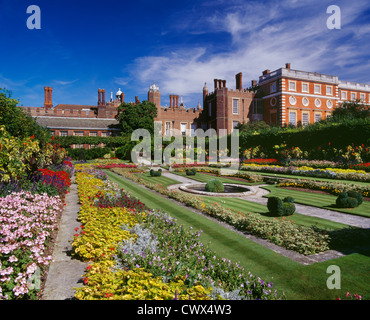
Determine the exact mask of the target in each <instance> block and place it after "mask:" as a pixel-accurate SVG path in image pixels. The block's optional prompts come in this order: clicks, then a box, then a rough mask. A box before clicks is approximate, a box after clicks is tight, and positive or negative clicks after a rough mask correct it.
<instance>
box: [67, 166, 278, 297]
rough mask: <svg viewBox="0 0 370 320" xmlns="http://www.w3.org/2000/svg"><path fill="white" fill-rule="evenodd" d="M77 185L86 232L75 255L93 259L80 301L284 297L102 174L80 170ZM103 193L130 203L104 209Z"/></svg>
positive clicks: (79, 236) (76, 242) (77, 240)
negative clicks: (150, 208)
mask: <svg viewBox="0 0 370 320" xmlns="http://www.w3.org/2000/svg"><path fill="white" fill-rule="evenodd" d="M95 172H96V171H95ZM76 181H77V184H78V192H79V198H80V202H81V205H82V206H81V211H80V216H79V218H80V220H81V223H82V226H81V227H80V228H79V230H80V233H77V234H76V235H75V239H74V242H73V245H72V246H73V252H74V255H75V256H78V257H79V258H81V259H83V260H84V261H90V264H89V266H88V267H87V272H86V274H85V276H84V278H83V280H84V286H83V287H81V288H77V291H76V295H75V296H76V298H78V299H81V300H83V299H115V300H116V299H117V300H118V299H123V300H132V299H139V300H150V299H160V300H174V299H179V300H184V299H192V300H210V299H277V298H278V297H277V293H276V292H275V291H273V289H272V287H273V284H272V283H266V282H264V281H263V280H262V279H260V278H259V277H256V276H254V275H252V274H250V273H248V272H247V271H245V270H244V269H243V268H242V267H241V266H239V265H238V264H235V263H232V262H231V261H229V260H226V259H220V258H218V257H216V254H215V253H214V252H212V251H211V250H209V249H208V248H207V247H206V246H204V245H203V244H202V243H201V242H200V241H199V236H200V233H199V232H197V233H195V232H193V231H191V230H187V229H185V228H184V227H183V226H182V225H179V224H177V223H176V220H174V219H172V218H170V217H169V216H167V214H166V213H164V212H160V211H153V210H149V209H148V208H146V207H145V206H144V205H143V204H142V203H141V202H140V201H138V200H137V199H135V198H132V197H130V196H129V195H127V194H125V195H124V191H123V190H120V191H119V192H117V187H116V186H114V185H113V184H107V181H103V180H100V179H98V178H96V176H95V175H92V174H89V173H85V172H78V173H77V176H76ZM102 195H104V197H105V198H106V197H110V198H111V200H112V199H113V198H114V197H117V198H118V199H120V198H122V196H123V197H124V198H125V199H126V200H127V201H126V202H125V203H124V204H123V206H122V202H121V201H120V200H117V201H114V200H112V201H111V202H110V204H119V206H110V205H104V206H101V205H99V204H101V203H102V202H101V198H102ZM108 195H109V196H108ZM97 196H99V198H98V199H97ZM103 202H104V201H103ZM133 203H135V205H132V204H133ZM76 232H77V231H76Z"/></svg>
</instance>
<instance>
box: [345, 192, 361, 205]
mask: <svg viewBox="0 0 370 320" xmlns="http://www.w3.org/2000/svg"><path fill="white" fill-rule="evenodd" d="M347 193H348V197H350V198H355V199H356V200H357V202H358V205H360V204H361V203H362V202H363V201H364V197H363V196H362V194H361V193H359V192H355V191H348V192H347Z"/></svg>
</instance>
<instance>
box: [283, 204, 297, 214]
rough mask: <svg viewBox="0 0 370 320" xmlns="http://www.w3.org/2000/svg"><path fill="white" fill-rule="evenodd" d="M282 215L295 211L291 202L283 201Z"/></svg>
mask: <svg viewBox="0 0 370 320" xmlns="http://www.w3.org/2000/svg"><path fill="white" fill-rule="evenodd" d="M283 211H284V216H291V215H292V214H293V213H294V212H295V204H294V203H293V202H283Z"/></svg>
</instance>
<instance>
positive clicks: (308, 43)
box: [132, 0, 370, 105]
mask: <svg viewBox="0 0 370 320" xmlns="http://www.w3.org/2000/svg"><path fill="white" fill-rule="evenodd" d="M221 3H223V1H222V0H220V1H219V4H220V5H221ZM329 4H330V3H329V2H328V5H329ZM328 5H326V4H325V3H322V1H318V0H314V1H309V2H308V3H307V2H306V1H305V2H304V1H294V0H285V1H279V2H278V1H272V2H263V3H262V2H250V1H249V2H245V1H237V0H236V1H233V2H232V5H230V6H229V7H227V9H225V10H224V11H221V10H220V11H216V12H214V13H213V14H211V15H209V16H208V18H205V19H203V20H201V19H200V17H199V16H197V17H193V19H194V20H196V21H197V23H194V25H193V28H192V29H191V31H189V32H190V33H192V34H194V32H196V31H197V30H195V27H194V26H196V27H197V28H199V32H200V33H201V32H203V33H204V32H206V31H207V32H208V33H209V34H212V35H214V36H213V39H212V40H213V41H212V46H206V44H204V45H199V44H198V45H196V46H194V47H192V46H190V45H186V47H184V48H183V49H181V50H178V49H177V50H176V51H174V52H170V53H168V54H164V55H160V56H146V57H141V58H138V59H136V61H135V63H134V65H133V66H132V67H133V73H132V74H133V77H134V78H135V79H137V80H138V81H139V82H140V83H141V84H142V85H143V86H146V89H147V88H148V87H149V85H150V84H151V83H152V81H153V80H155V81H156V83H157V84H158V85H159V86H160V90H161V92H162V96H163V95H164V96H166V95H168V94H170V93H175V94H180V95H183V96H184V100H185V101H186V100H187V99H190V98H192V99H194V101H193V102H192V103H190V105H196V104H197V102H198V100H199V99H198V97H199V96H201V94H202V88H203V85H204V82H205V81H207V82H208V88H209V90H210V91H212V89H213V79H214V78H219V79H225V80H227V82H228V83H227V84H228V87H229V88H234V86H235V74H236V73H238V72H243V79H244V80H243V81H244V84H243V86H244V87H248V86H249V85H250V80H252V79H256V80H258V77H259V76H260V75H261V72H262V71H263V70H265V69H270V70H275V69H277V68H280V67H283V66H284V65H285V63H287V62H291V63H292V68H294V69H300V70H305V71H314V72H322V73H329V74H333V75H338V74H337V73H336V71H338V70H337V69H340V68H345V67H346V66H348V65H349V64H356V63H359V61H360V59H361V55H363V52H365V51H364V50H365V48H369V45H368V43H369V42H367V43H362V44H361V46H362V48H363V49H364V50H358V49H356V47H357V46H358V45H359V44H360V43H361V41H360V40H361V39H360V38H361V36H360V35H369V30H370V29H369V26H368V25H361V26H358V24H357V23H358V21H357V19H358V17H359V16H360V15H361V13H362V12H363V10H365V8H366V7H367V6H368V4H367V2H366V1H363V0H358V1H356V2H355V3H353V2H349V1H340V0H339V1H338V5H340V7H341V9H342V23H343V28H342V29H341V30H329V29H328V28H327V27H326V20H327V18H328V17H329V15H328V14H327V13H326V8H327V6H328ZM204 6H205V4H203V7H204ZM207 13H208V12H206V13H205V14H204V15H206V14H207ZM188 18H189V19H191V17H188ZM199 21H203V22H202V23H199ZM187 24H188V25H191V20H190V21H189V20H188V23H187ZM356 30H357V33H356ZM182 32H185V33H186V30H185V29H182ZM219 33H226V34H228V35H229V38H230V44H231V45H230V47H227V46H226V45H225V42H222V43H219V42H218V40H217V39H218V34H219ZM354 35H356V36H354ZM184 36H186V34H185V35H184ZM222 46H225V47H224V48H222V50H220V47H222ZM215 48H216V49H217V50H215ZM135 75H136V76H135ZM197 95H198V96H197Z"/></svg>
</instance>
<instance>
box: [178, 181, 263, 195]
mask: <svg viewBox="0 0 370 320" xmlns="http://www.w3.org/2000/svg"><path fill="white" fill-rule="evenodd" d="M205 186H206V184H205V183H200V184H185V185H182V186H181V187H180V188H179V189H180V190H182V191H185V192H189V193H194V194H199V195H204V196H213V197H241V196H245V195H250V194H254V193H256V190H255V189H254V188H253V187H251V186H244V185H241V184H230V183H224V192H220V193H217V192H208V191H206V190H205Z"/></svg>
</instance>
